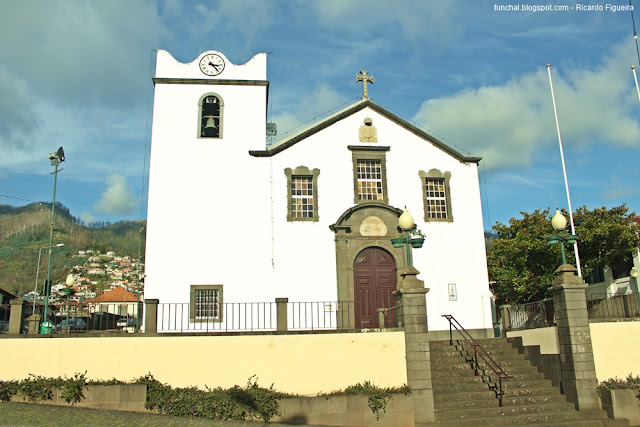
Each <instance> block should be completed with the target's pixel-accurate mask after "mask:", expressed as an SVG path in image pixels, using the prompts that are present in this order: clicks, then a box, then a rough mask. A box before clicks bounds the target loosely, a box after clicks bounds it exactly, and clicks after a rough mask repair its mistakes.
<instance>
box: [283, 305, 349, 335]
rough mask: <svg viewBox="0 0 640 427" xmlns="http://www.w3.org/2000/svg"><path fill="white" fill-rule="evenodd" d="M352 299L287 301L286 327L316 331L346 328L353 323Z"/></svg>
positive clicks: (291, 329)
mask: <svg viewBox="0 0 640 427" xmlns="http://www.w3.org/2000/svg"><path fill="white" fill-rule="evenodd" d="M353 309H354V302H353V301H321V302H289V303H287V329H288V330H290V331H318V330H335V329H347V328H349V327H350V325H352V324H353V318H354V310H353Z"/></svg>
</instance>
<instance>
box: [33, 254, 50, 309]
mask: <svg viewBox="0 0 640 427" xmlns="http://www.w3.org/2000/svg"><path fill="white" fill-rule="evenodd" d="M46 248H47V247H46V246H43V247H41V248H40V250H39V251H38V267H37V268H36V285H35V286H34V288H33V312H32V313H31V314H36V294H37V293H38V277H39V275H40V256H41V255H42V250H43V249H46Z"/></svg>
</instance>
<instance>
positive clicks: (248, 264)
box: [145, 51, 492, 331]
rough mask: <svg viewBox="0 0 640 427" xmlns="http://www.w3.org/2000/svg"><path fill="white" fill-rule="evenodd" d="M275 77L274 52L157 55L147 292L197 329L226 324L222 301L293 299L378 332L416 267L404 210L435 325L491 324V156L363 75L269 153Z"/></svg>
mask: <svg viewBox="0 0 640 427" xmlns="http://www.w3.org/2000/svg"><path fill="white" fill-rule="evenodd" d="M266 76H267V56H266V54H262V53H261V54H258V55H256V56H255V57H254V58H252V59H251V60H250V61H249V62H247V63H246V64H244V65H235V64H232V63H231V62H230V61H229V60H228V59H227V58H226V57H225V55H224V54H222V53H221V52H217V51H207V52H204V53H202V54H201V55H199V56H198V58H196V60H194V61H193V62H191V63H186V64H185V63H180V62H178V61H176V60H175V59H174V58H173V57H172V56H171V55H170V54H169V53H168V52H166V51H158V56H157V66H156V76H155V78H154V83H155V99H154V112H153V128H152V142H151V160H150V176H149V202H148V215H147V226H148V229H147V248H146V263H145V265H146V267H145V268H146V270H145V275H146V277H145V298H146V299H150V298H154V299H158V300H159V302H160V304H164V303H176V304H185V305H186V304H188V307H189V312H190V314H189V318H188V319H184V320H183V321H184V322H188V323H189V324H192V325H197V324H198V323H199V322H208V321H214V322H215V321H218V322H221V323H222V322H225V319H226V318H227V317H228V316H226V313H224V311H225V307H226V304H224V303H232V302H233V303H241V302H273V301H274V300H275V299H276V298H288V299H289V301H296V302H326V304H325V310H329V311H331V310H336V311H337V310H348V311H349V316H348V320H346V321H343V324H342V326H343V327H349V328H356V329H358V328H376V327H379V326H381V325H379V324H378V317H377V309H378V308H387V307H389V306H393V305H394V304H395V297H394V295H393V291H394V290H395V289H396V286H397V283H398V281H399V280H400V276H399V274H400V272H402V270H403V269H404V268H406V267H407V265H408V260H407V252H406V250H405V248H403V247H394V245H393V244H392V242H391V239H392V238H396V237H398V236H399V235H400V232H401V230H400V229H399V227H398V218H399V216H400V215H401V213H402V212H403V210H404V209H405V208H406V209H407V210H408V211H409V212H410V213H411V214H412V216H413V217H414V220H415V223H416V225H417V228H418V229H420V230H421V232H422V233H423V234H424V235H425V236H426V237H425V241H424V245H423V247H421V248H416V249H413V252H412V256H413V265H414V266H415V267H416V268H417V269H418V270H419V271H420V272H421V273H420V275H419V276H418V277H419V278H420V279H422V280H423V281H424V282H425V286H426V287H427V288H429V289H430V291H429V293H428V294H427V309H428V315H429V329H430V330H445V329H446V330H448V322H447V321H446V320H445V319H443V318H442V317H441V315H443V314H451V315H453V316H454V317H455V318H456V319H457V320H458V321H459V322H460V323H461V324H462V325H463V326H464V327H465V328H467V329H468V330H483V331H490V330H491V329H492V322H491V319H492V317H491V306H490V304H491V294H490V291H489V286H488V278H487V266H486V254H485V244H484V233H483V221H482V210H481V200H480V188H479V182H478V162H479V161H480V158H477V157H470V156H465V155H463V154H461V153H459V152H457V151H456V150H454V149H452V148H451V147H448V146H447V145H446V144H444V143H443V142H441V141H439V140H438V139H436V138H434V137H433V136H432V135H429V134H428V133H426V132H424V131H423V130H421V129H419V128H417V127H416V126H414V125H412V124H411V123H409V122H407V121H405V120H403V119H402V118H400V117H398V116H397V115H395V114H393V113H392V112H390V111H387V110H386V109H384V108H382V107H380V106H379V105H377V104H376V103H374V102H373V101H372V100H371V99H369V97H368V93H367V90H366V88H367V84H368V82H370V81H372V77H371V76H368V75H367V73H366V72H361V73H360V75H358V76H357V79H356V80H358V81H360V82H361V84H362V85H363V97H362V99H361V100H360V101H357V102H355V103H354V104H352V105H350V106H348V107H346V108H344V109H343V110H341V111H338V112H337V113H335V114H332V115H331V116H329V117H327V118H325V119H323V120H321V121H319V122H317V123H315V124H313V125H311V126H309V127H307V128H305V129H303V130H301V131H300V132H298V133H296V134H294V135H292V136H290V137H288V138H284V139H282V140H280V141H279V142H277V143H276V144H273V145H271V146H268V147H267V148H265V146H266V145H265V140H266V137H265V135H266V133H267V123H266V117H267V99H268V90H269V82H268V81H267V80H266ZM339 314H340V313H333V315H334V316H338V315H339ZM159 321H160V320H159ZM196 329H197V328H196Z"/></svg>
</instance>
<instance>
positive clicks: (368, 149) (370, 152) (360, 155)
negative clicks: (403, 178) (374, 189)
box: [347, 145, 391, 205]
mask: <svg viewBox="0 0 640 427" xmlns="http://www.w3.org/2000/svg"><path fill="white" fill-rule="evenodd" d="M347 148H348V149H349V151H351V160H352V162H353V203H354V204H356V205H357V204H360V203H367V202H372V201H373V202H381V203H386V204H389V194H388V192H387V151H389V150H390V149H391V147H388V146H387V147H377V146H375V147H372V146H361V145H349V146H348V147H347ZM358 160H374V161H380V169H381V171H382V200H361V199H360V198H359V197H358Z"/></svg>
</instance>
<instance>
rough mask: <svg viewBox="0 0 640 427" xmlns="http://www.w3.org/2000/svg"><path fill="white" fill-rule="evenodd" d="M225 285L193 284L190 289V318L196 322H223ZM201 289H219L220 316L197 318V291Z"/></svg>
mask: <svg viewBox="0 0 640 427" xmlns="http://www.w3.org/2000/svg"><path fill="white" fill-rule="evenodd" d="M223 287H224V286H223V285H191V288H190V290H189V302H190V304H189V320H190V321H191V322H194V323H206V322H216V323H219V322H222V321H223V319H224V291H223ZM199 290H203V291H204V290H217V291H218V305H219V309H218V317H217V318H200V319H196V292H197V291H199Z"/></svg>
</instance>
